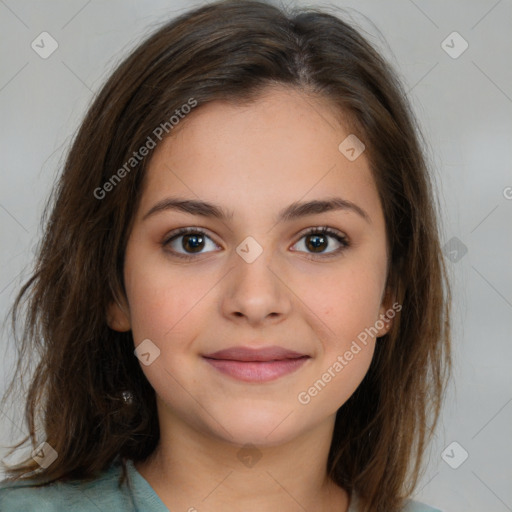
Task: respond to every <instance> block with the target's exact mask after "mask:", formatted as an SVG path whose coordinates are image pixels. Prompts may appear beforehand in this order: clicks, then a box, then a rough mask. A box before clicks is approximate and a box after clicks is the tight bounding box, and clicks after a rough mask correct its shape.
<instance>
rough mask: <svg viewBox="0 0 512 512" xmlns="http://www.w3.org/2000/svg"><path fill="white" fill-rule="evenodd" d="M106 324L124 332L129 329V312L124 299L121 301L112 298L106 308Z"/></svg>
mask: <svg viewBox="0 0 512 512" xmlns="http://www.w3.org/2000/svg"><path fill="white" fill-rule="evenodd" d="M107 324H108V326H109V327H110V328H111V329H112V330H114V331H118V332H126V331H129V330H130V329H131V327H132V326H131V321H130V312H129V309H128V304H127V303H126V301H125V300H122V301H121V302H119V301H117V300H116V299H114V300H113V301H112V302H111V303H110V304H109V306H108V309H107Z"/></svg>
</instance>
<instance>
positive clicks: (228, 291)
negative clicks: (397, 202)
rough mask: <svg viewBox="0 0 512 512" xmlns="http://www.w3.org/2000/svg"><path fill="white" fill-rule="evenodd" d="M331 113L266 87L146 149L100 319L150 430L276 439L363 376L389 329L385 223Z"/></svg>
mask: <svg viewBox="0 0 512 512" xmlns="http://www.w3.org/2000/svg"><path fill="white" fill-rule="evenodd" d="M333 112H334V110H333V109H332V108H331V107H330V106H328V105H327V104H325V103H320V101H319V100H315V99H313V98H311V97H309V96H306V95H304V93H300V92H297V91H292V90H289V89H285V88H283V89H272V90H269V91H267V92H266V93H265V94H264V95H262V96H261V97H260V98H259V99H258V101H257V102H255V103H253V104H252V105H250V106H240V105H238V106H237V105H230V104H227V103H220V102H212V103H209V104H207V105H203V106H201V107H198V108H197V109H196V111H194V112H193V113H191V114H190V115H189V117H188V118H187V119H186V121H185V122H184V123H183V124H182V126H181V127H178V128H179V129H178V130H177V131H176V132H175V134H173V136H172V138H168V139H166V140H164V142H162V143H161V144H160V145H159V146H158V147H157V148H156V149H155V150H154V154H153V157H152V160H151V162H150V164H149V168H148V171H147V175H146V177H145V180H146V181H145V186H144V190H143V195H142V199H141V202H140V206H139V208H138V211H137V213H136V217H135V220H134V224H133V228H132V231H131V234H130V237H129V241H128V245H127V249H126V255H125V268H124V277H125V286H126V292H127V297H126V298H127V301H126V303H125V304H121V305H120V306H121V307H119V305H112V307H111V310H110V312H109V318H110V320H109V323H110V325H111V327H112V328H114V329H116V330H120V331H122V330H129V329H131V330H132V333H133V339H134V343H135V346H136V347H139V345H140V347H141V349H140V352H141V353H142V354H144V355H143V356H142V357H141V355H140V354H139V358H140V359H141V367H142V369H143V371H144V373H145V375H146V377H147V379H148V381H149V382H150V383H151V385H152V386H153V388H154V389H155V392H156V394H157V403H158V413H159V418H160V422H161V424H162V423H164V424H166V423H167V424H171V423H172V422H180V424H182V425H186V426H187V427H189V428H191V429H194V430H195V431H199V432H202V433H205V434H208V435H209V436H213V437H215V438H222V439H224V440H228V441H230V442H233V443H240V444H245V443H253V444H259V445H265V444H267V445H271V444H277V443H283V442H285V441H288V440H290V439H293V438H294V436H298V435H300V434H301V433H303V432H306V431H308V430H310V429H312V428H315V427H317V426H319V425H320V424H322V423H324V424H325V422H333V421H334V417H335V413H336V411H337V409H338V408H339V407H340V406H341V405H342V404H343V403H345V401H346V400H347V399H348V398H349V397H350V396H351V395H352V393H353V392H354V391H355V389H356V388H357V387H358V385H359V384H360V382H361V381H362V379H363V377H364V375H365V374H366V372H367V370H368V367H369V365H370V362H371V359H372V355H373V352H374V346H375V343H376V342H377V343H378V340H376V338H377V337H379V336H382V335H383V334H384V333H385V332H386V330H387V328H389V324H388V325H387V326H386V325H385V326H384V327H383V326H382V324H383V322H382V320H381V318H382V317H381V315H382V314H384V313H385V312H386V310H388V309H389V307H390V306H389V302H387V301H386V302H384V297H385V284H386V270H387V250H386V234H385V222H384V217H383V212H382V209H381V205H380V202H379V197H378V192H377V189H376V186H375V183H374V180H373V178H372V176H371V173H370V169H369V166H368V162H367V159H366V156H365V153H364V152H363V153H362V154H361V156H359V157H358V158H357V159H356V160H354V161H350V160H349V159H348V158H346V156H345V155H344V154H342V153H341V151H340V150H339V149H338V146H339V145H340V143H341V142H342V141H343V140H344V139H345V138H346V137H347V136H348V135H349V134H350V132H349V131H347V130H346V129H344V128H343V127H342V126H341V125H339V124H338V123H337V122H336V118H335V117H334V114H333ZM332 200H337V201H338V202H337V203H335V204H334V207H332V206H333V205H332V204H331V207H330V208H329V207H328V205H327V203H322V202H323V201H332ZM176 201H183V202H182V203H181V206H180V207H179V206H176ZM186 201H195V202H196V203H186ZM313 201H315V202H318V203H312V202H313ZM203 203H207V204H203ZM305 203H311V204H310V205H309V207H307V206H304V204H305ZM209 205H214V207H212V206H209ZM300 205H303V206H302V207H301V206H300ZM221 214H222V215H221ZM325 227H327V228H328V230H327V231H326V232H322V228H325ZM184 228H187V230H188V231H187V232H186V233H182V232H180V230H182V229H184ZM379 320H380V321H379ZM365 329H367V330H366V331H365ZM376 331H377V332H376ZM363 340H364V341H363ZM141 343H143V344H141Z"/></svg>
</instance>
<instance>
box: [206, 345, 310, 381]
mask: <svg viewBox="0 0 512 512" xmlns="http://www.w3.org/2000/svg"><path fill="white" fill-rule="evenodd" d="M203 357H204V358H205V359H206V361H207V362H208V363H209V364H211V365H212V366H213V367H214V368H215V369H217V370H218V371H220V372H222V373H224V374H227V375H230V376H231V377H234V378H236V379H239V380H242V381H245V382H267V381H271V380H275V379H278V378H279V377H282V376H283V375H287V374H289V373H292V372H294V371H295V370H297V369H298V368H300V367H301V366H302V365H303V364H304V363H305V362H306V360H307V359H309V356H308V355H306V354H300V353H299V352H294V351H292V350H287V349H284V348H281V347H266V348H261V349H251V348H246V347H232V348H228V349H225V350H219V351H218V352H213V353H211V354H207V355H205V356H203Z"/></svg>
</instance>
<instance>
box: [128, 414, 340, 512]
mask: <svg viewBox="0 0 512 512" xmlns="http://www.w3.org/2000/svg"><path fill="white" fill-rule="evenodd" d="M162 427H163V425H161V430H160V432H161V436H160V441H159V444H158V446H157V448H156V449H155V452H154V453H153V454H152V455H151V456H150V457H149V458H148V459H147V460H146V461H143V462H141V463H136V464H135V467H136V469H137V470H138V471H139V473H140V474H141V475H142V476H143V477H144V478H145V479H146V480H147V481H148V482H149V484H150V485H151V486H152V487H153V489H154V490H155V492H156V493H157V494H158V495H159V497H160V499H161V500H162V502H163V503H164V504H165V505H166V507H167V508H168V509H169V510H187V511H188V510H190V511H194V510H196V509H197V510H200V511H205V512H206V511H211V512H215V511H221V510H222V511H223V512H231V511H235V510H237V511H238V510H244V511H246V512H256V511H258V512H259V511H261V510H266V511H268V512H273V511H276V512H277V511H279V512H282V511H290V512H292V511H294V512H295V511H297V512H299V511H300V512H303V511H304V510H338V511H340V512H346V511H347V509H348V504H349V496H348V493H347V492H346V491H345V490H344V489H342V488H340V487H339V486H337V485H336V484H335V483H334V482H332V480H330V479H329V477H328V475H327V471H326V469H327V456H328V453H329V446H330V440H331V437H332V431H333V427H334V418H331V419H330V420H329V421H328V422H326V423H325V424H322V425H319V426H318V427H316V428H315V430H314V431H310V432H307V433H305V434H303V435H302V436H301V437H299V438H295V439H293V440H291V441H289V442H287V443H284V444H280V445H278V446H257V447H255V446H245V447H240V445H238V446H237V445H233V444H231V443H228V442H226V441H225V440H222V439H218V438H213V437H210V436H208V435H206V434H204V433H202V432H198V431H197V430H193V429H191V428H190V426H188V425H184V424H182V423H180V422H179V421H173V422H170V424H167V425H165V427H164V428H162Z"/></svg>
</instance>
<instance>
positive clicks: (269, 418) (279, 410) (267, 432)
mask: <svg viewBox="0 0 512 512" xmlns="http://www.w3.org/2000/svg"><path fill="white" fill-rule="evenodd" d="M226 410H232V411H233V413H232V414H226V413H225V412H224V414H222V415H221V414H219V415H218V416H216V417H218V418H219V421H220V423H221V425H222V426H224V427H225V429H226V430H224V429H222V428H221V427H219V425H217V424H215V425H210V426H211V427H214V429H215V432H216V434H217V435H219V436H221V437H222V438H223V439H224V440H225V441H228V442H230V443H232V444H237V445H247V444H252V445H255V446H276V445H280V444H283V443H286V442H288V441H290V440H291V439H293V437H295V436H297V435H299V434H300V429H299V428H298V427H299V422H298V421H297V417H296V414H294V408H293V407H292V406H289V407H284V406H283V404H269V403H266V404H264V405H259V406H258V405H256V404H255V403H254V401H253V403H252V404H243V405H238V406H236V407H235V406H233V405H232V406H231V407H229V408H228V407H226V409H224V411H226ZM217 411H219V409H217ZM290 413H291V414H290ZM226 431H228V432H229V434H230V435H228V434H227V432H226Z"/></svg>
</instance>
